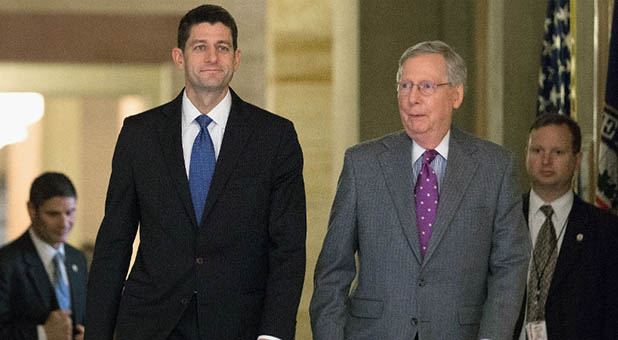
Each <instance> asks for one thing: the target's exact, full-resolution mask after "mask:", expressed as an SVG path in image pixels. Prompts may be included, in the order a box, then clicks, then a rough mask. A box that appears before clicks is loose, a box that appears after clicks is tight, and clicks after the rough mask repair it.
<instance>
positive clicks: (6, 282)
mask: <svg viewBox="0 0 618 340" xmlns="http://www.w3.org/2000/svg"><path fill="white" fill-rule="evenodd" d="M76 198H77V195H76V193H75V188H74V187H73V184H72V183H71V181H70V180H69V179H68V178H67V177H66V176H65V175H63V174H60V173H53V172H47V173H44V174H42V175H40V176H39V177H37V178H36V179H35V180H34V182H33V183H32V186H31V187H30V199H29V201H28V213H29V215H30V220H31V225H30V228H29V229H28V230H27V231H26V232H25V233H24V234H22V235H21V236H20V237H19V238H18V239H16V240H15V241H13V242H11V243H10V244H8V245H6V246H4V247H2V248H0V339H11V340H13V339H14V340H22V339H23V340H26V339H28V340H29V339H48V340H67V339H83V336H84V326H83V324H84V313H85V309H86V277H87V268H86V257H85V256H84V254H82V252H80V251H79V250H77V249H75V248H73V247H71V246H70V245H69V244H67V243H66V239H67V236H68V235H69V232H70V231H71V229H72V228H73V222H74V221H75V200H76Z"/></svg>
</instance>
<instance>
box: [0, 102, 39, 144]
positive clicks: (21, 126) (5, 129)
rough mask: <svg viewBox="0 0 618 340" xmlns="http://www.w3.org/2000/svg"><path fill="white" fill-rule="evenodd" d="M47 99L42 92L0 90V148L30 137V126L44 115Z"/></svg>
mask: <svg viewBox="0 0 618 340" xmlns="http://www.w3.org/2000/svg"><path fill="white" fill-rule="evenodd" d="M44 109H45V101H44V99H43V96H42V95H41V94H40V93H33V92H0V113H1V114H0V149H1V148H2V147H4V146H5V145H8V144H12V143H17V142H21V141H23V140H25V139H26V138H27V137H28V126H29V125H32V124H34V123H36V122H37V121H39V120H40V119H41V117H43V111H44Z"/></svg>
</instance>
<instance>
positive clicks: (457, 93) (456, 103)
mask: <svg viewBox="0 0 618 340" xmlns="http://www.w3.org/2000/svg"><path fill="white" fill-rule="evenodd" d="M451 95H452V96H453V109H458V108H459V107H460V106H461V103H462V102H463V97H464V86H463V84H459V85H457V86H455V88H454V89H453V90H452V91H451Z"/></svg>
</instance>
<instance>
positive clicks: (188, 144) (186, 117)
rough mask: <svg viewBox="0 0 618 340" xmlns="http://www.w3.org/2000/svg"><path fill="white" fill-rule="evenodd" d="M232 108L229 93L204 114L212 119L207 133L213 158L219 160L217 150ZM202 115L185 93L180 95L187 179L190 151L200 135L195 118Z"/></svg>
mask: <svg viewBox="0 0 618 340" xmlns="http://www.w3.org/2000/svg"><path fill="white" fill-rule="evenodd" d="M231 108H232V95H231V94H230V91H229V90H228V91H227V94H226V95H225V97H223V99H222V100H221V101H220V102H219V104H217V106H215V107H214V108H213V109H212V110H210V112H206V113H205V114H207V115H208V117H210V119H212V122H211V123H210V124H209V125H208V133H210V139H211V140H212V145H213V147H214V148H215V158H216V159H218V158H219V150H221V143H222V142H223V134H224V133H225V126H226V125H227V119H228V118H229V117H230V109H231ZM200 114H202V113H201V112H200V111H199V110H198V109H197V108H196V107H195V105H193V103H191V100H190V99H189V97H187V91H184V92H183V95H182V130H181V131H182V154H183V156H184V159H185V170H186V171H187V178H189V166H190V164H191V150H192V149H193V142H194V141H195V137H197V134H198V133H200V129H201V128H200V124H198V122H197V121H195V118H197V116H199V115H200Z"/></svg>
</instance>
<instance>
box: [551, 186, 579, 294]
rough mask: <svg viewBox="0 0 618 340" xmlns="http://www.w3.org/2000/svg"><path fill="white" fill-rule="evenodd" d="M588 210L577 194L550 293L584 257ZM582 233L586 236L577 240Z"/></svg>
mask: <svg viewBox="0 0 618 340" xmlns="http://www.w3.org/2000/svg"><path fill="white" fill-rule="evenodd" d="M587 216H588V215H587V212H586V211H585V209H584V205H583V204H582V202H581V199H580V198H579V197H577V195H575V197H574V199H573V207H572V208H571V212H570V213H569V218H568V221H567V226H566V230H565V231H564V238H563V240H562V245H561V247H560V253H559V255H558V259H557V260H556V268H555V269H554V275H553V277H552V280H551V285H550V288H549V294H550V295H551V292H552V290H554V289H555V287H557V286H559V285H560V283H561V282H562V281H563V280H564V279H565V277H566V276H567V274H568V273H569V272H571V270H573V268H574V267H575V265H576V264H577V262H578V260H579V259H581V258H582V257H581V256H582V251H583V249H584V242H586V236H587V235H586V224H587V223H586V222H587ZM579 234H581V235H583V236H584V238H583V239H582V240H581V241H577V236H578V235H579Z"/></svg>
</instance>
